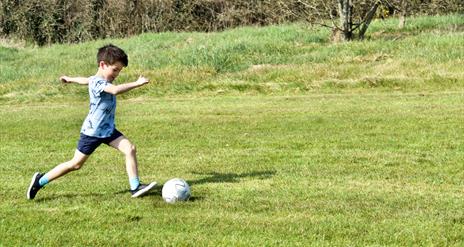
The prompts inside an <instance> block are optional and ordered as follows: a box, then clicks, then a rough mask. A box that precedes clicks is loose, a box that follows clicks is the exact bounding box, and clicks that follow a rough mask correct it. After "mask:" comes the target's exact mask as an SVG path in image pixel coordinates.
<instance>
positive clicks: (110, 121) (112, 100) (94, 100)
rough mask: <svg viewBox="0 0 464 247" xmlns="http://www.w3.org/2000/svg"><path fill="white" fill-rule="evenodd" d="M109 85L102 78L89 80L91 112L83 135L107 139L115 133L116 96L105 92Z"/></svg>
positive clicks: (86, 120)
mask: <svg viewBox="0 0 464 247" xmlns="http://www.w3.org/2000/svg"><path fill="white" fill-rule="evenodd" d="M109 85H111V83H110V82H109V81H107V80H105V79H103V78H101V77H97V76H91V77H90V78H89V96H90V110H89V114H88V115H87V117H86V118H85V120H84V123H83V124H82V128H81V133H82V134H84V135H87V136H93V137H99V138H105V137H109V136H110V135H111V134H112V133H113V131H114V129H115V126H114V114H115V112H116V96H114V95H112V94H110V93H107V92H105V91H103V89H105V87H106V86H109Z"/></svg>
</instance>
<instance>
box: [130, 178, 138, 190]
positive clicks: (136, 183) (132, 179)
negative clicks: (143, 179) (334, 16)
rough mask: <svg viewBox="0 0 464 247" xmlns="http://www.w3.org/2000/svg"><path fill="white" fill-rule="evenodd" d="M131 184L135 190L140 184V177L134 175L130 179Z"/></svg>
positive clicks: (131, 187)
mask: <svg viewBox="0 0 464 247" xmlns="http://www.w3.org/2000/svg"><path fill="white" fill-rule="evenodd" d="M129 184H130V189H131V190H135V189H137V187H139V185H140V179H139V177H133V178H130V179H129Z"/></svg>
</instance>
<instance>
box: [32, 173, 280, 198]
mask: <svg viewBox="0 0 464 247" xmlns="http://www.w3.org/2000/svg"><path fill="white" fill-rule="evenodd" d="M192 173H193V174H195V175H201V176H208V177H205V178H201V179H196V180H188V181H187V183H188V184H189V185H190V186H194V185H198V184H207V183H238V182H240V180H241V179H243V178H255V179H269V178H271V177H272V176H274V175H275V174H276V171H256V172H246V173H219V172H208V173H201V172H192ZM162 189H163V184H157V185H156V186H155V187H154V188H153V189H152V190H150V191H149V192H148V193H147V194H145V195H143V196H142V197H146V196H161V190H162ZM128 193H129V191H128V190H121V191H117V192H115V193H114V195H123V194H128ZM103 196H105V194H104V193H82V194H81V193H70V194H65V195H54V196H48V197H43V198H39V199H36V201H38V202H46V201H51V200H56V199H60V198H68V199H70V198H76V197H103ZM196 200H202V197H198V196H195V197H190V199H189V201H196Z"/></svg>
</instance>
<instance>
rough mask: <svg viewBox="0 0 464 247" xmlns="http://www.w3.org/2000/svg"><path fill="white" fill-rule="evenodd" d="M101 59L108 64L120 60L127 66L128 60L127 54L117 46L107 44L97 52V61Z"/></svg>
mask: <svg viewBox="0 0 464 247" xmlns="http://www.w3.org/2000/svg"><path fill="white" fill-rule="evenodd" d="M100 61H103V62H105V63H107V64H109V65H113V64H115V63H116V62H121V63H122V64H123V65H124V67H127V65H128V64H129V61H128V60H127V54H126V53H125V52H124V51H123V50H122V49H121V48H119V47H117V46H115V45H112V44H108V45H105V46H103V47H101V48H100V49H98V53H97V63H99V62H100Z"/></svg>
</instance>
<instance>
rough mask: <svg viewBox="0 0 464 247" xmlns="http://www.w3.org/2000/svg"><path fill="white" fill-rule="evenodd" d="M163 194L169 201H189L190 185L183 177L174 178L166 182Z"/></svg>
mask: <svg viewBox="0 0 464 247" xmlns="http://www.w3.org/2000/svg"><path fill="white" fill-rule="evenodd" d="M161 195H162V196H163V199H164V200H165V201H166V202H167V203H175V202H177V201H187V200H188V199H189V197H190V186H189V185H188V184H187V182H185V180H183V179H182V178H173V179H171V180H169V181H167V182H166V183H165V184H164V186H163V189H162V190H161Z"/></svg>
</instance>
